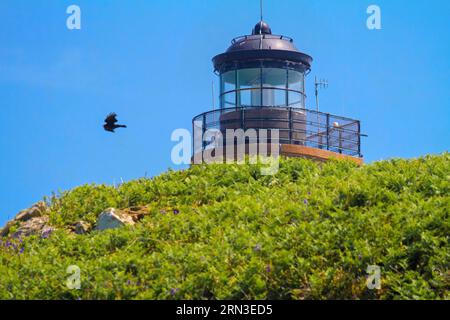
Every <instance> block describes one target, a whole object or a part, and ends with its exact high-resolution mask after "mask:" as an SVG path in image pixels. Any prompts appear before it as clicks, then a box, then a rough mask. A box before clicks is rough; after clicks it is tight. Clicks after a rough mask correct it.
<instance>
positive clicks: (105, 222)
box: [96, 208, 135, 231]
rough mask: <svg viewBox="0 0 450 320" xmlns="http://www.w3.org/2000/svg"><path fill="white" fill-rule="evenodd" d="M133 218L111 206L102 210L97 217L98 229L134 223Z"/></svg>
mask: <svg viewBox="0 0 450 320" xmlns="http://www.w3.org/2000/svg"><path fill="white" fill-rule="evenodd" d="M134 224H135V222H134V220H133V218H132V217H131V216H129V215H127V214H124V213H122V212H120V211H119V210H117V209H114V208H111V209H108V210H105V211H104V212H102V213H101V214H100V215H99V216H98V218H97V227H96V230H100V231H102V230H107V229H116V228H120V227H123V226H125V225H134Z"/></svg>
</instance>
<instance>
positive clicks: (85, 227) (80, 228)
mask: <svg viewBox="0 0 450 320" xmlns="http://www.w3.org/2000/svg"><path fill="white" fill-rule="evenodd" d="M91 229H92V226H91V225H90V224H89V223H87V222H85V221H78V222H77V223H75V224H74V225H73V230H74V231H75V233H76V234H86V233H89V232H90V231H91Z"/></svg>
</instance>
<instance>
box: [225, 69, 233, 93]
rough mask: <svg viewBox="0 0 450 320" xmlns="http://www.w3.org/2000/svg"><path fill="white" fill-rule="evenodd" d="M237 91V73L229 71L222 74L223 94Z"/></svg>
mask: <svg viewBox="0 0 450 320" xmlns="http://www.w3.org/2000/svg"><path fill="white" fill-rule="evenodd" d="M233 90H236V71H234V70H233V71H229V72H226V73H224V74H222V92H223V93H225V92H229V91H233Z"/></svg>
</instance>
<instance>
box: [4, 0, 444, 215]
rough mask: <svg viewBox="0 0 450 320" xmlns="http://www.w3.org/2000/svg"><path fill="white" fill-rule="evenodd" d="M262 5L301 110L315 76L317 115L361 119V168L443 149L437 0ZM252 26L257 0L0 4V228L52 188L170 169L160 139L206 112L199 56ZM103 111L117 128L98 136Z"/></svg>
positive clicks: (205, 76)
mask: <svg viewBox="0 0 450 320" xmlns="http://www.w3.org/2000/svg"><path fill="white" fill-rule="evenodd" d="M265 2H266V5H265V7H266V10H265V11H266V13H265V20H267V21H268V22H269V24H270V25H271V27H272V30H273V31H274V33H277V34H285V35H288V36H291V37H293V38H294V39H295V43H296V45H297V47H298V48H299V49H300V50H302V51H304V52H305V53H308V54H310V55H312V56H313V57H314V64H313V70H312V73H311V74H310V76H309V78H308V81H307V93H308V96H309V99H308V100H307V104H308V106H313V105H314V99H313V96H314V95H313V79H314V76H316V75H317V76H319V77H323V78H327V79H328V80H329V83H330V87H329V89H328V90H326V91H324V92H323V93H322V98H321V103H322V110H323V111H327V112H330V113H335V114H339V115H343V116H348V117H352V118H357V119H360V120H361V121H362V130H363V131H364V132H365V133H367V134H369V138H367V139H365V140H364V141H363V153H364V155H365V157H366V160H367V161H368V162H372V161H376V160H380V159H387V158H392V157H406V158H410V157H417V156H421V155H425V154H429V153H441V152H444V151H446V150H448V149H449V141H450V139H449V138H450V136H449V124H450V123H449V118H450V94H449V89H450V79H449V77H450V1H448V0H441V1H437V0H436V1H431V0H428V1H425V0H414V1H406V0H373V1H364V0H339V1H338V0H336V1H331V0H314V1H306V0H265ZM71 4H77V5H79V6H80V7H81V10H82V30H80V31H69V30H67V28H66V19H67V16H68V15H67V14H66V8H67V7H68V6H69V5H71ZM370 4H377V5H379V6H380V7H381V10H382V28H383V29H382V30H381V31H369V30H368V29H367V28H366V19H367V14H366V8H367V7H368V6H369V5H370ZM258 16H259V1H258V0H252V1H250V0H245V1H243V0H226V1H225V0H202V1H200V0H189V1H181V0H178V1H175V0H152V1H144V0H141V1H138V0H128V1H125V0H108V1H106V0H72V1H64V0H34V1H29V0H1V1H0V111H1V126H0V150H1V151H0V152H1V156H0V224H3V223H4V222H5V221H6V219H7V218H8V217H9V218H11V217H13V216H14V214H15V213H16V212H17V211H18V210H20V209H23V208H25V207H28V206H30V205H31V204H32V203H34V202H36V201H38V200H40V199H42V197H43V196H44V195H49V194H51V192H52V191H58V190H67V189H70V188H72V187H75V186H78V185H80V184H84V183H108V184H111V183H113V182H114V181H116V182H118V181H120V179H121V178H122V179H123V180H130V179H133V178H137V177H141V176H143V175H144V174H145V173H147V174H148V175H149V176H153V175H157V174H159V173H161V172H163V171H165V170H166V169H168V168H169V167H173V168H174V169H177V168H176V167H174V166H173V165H172V163H171V160H170V151H171V148H172V146H173V145H174V144H173V143H172V142H171V141H170V135H171V133H172V131H173V130H174V129H176V128H190V126H191V119H192V117H193V116H195V115H197V114H199V113H201V112H203V111H207V110H209V109H211V104H212V103H211V81H212V80H216V83H217V79H216V78H215V75H214V74H213V73H212V65H211V58H212V57H213V56H214V55H215V54H218V53H220V52H223V51H224V50H225V49H226V48H227V47H228V45H229V43H230V40H231V38H233V37H235V36H238V35H242V34H247V33H249V32H250V31H251V29H252V27H253V26H254V24H255V23H256V22H257V21H258V18H259V17H258ZM216 92H217V90H216ZM110 111H115V112H117V113H118V114H119V116H120V120H121V121H123V122H124V123H126V124H128V125H129V128H128V129H127V130H122V131H120V132H119V133H117V134H115V135H111V134H108V133H106V132H104V131H103V128H102V122H103V119H104V116H105V115H106V114H107V113H108V112H110Z"/></svg>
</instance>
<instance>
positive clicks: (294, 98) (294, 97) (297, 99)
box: [289, 91, 305, 108]
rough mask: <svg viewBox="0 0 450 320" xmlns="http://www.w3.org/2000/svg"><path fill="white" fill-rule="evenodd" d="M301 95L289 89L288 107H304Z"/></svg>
mask: <svg viewBox="0 0 450 320" xmlns="http://www.w3.org/2000/svg"><path fill="white" fill-rule="evenodd" d="M304 105H305V104H304V99H303V95H302V94H301V93H299V92H295V91H289V107H291V108H304Z"/></svg>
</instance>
